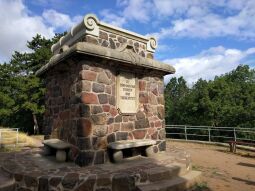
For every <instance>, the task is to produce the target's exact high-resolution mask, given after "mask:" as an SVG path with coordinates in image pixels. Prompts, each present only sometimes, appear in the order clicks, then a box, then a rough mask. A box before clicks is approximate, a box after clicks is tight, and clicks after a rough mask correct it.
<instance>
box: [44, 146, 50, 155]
mask: <svg viewBox="0 0 255 191" xmlns="http://www.w3.org/2000/svg"><path fill="white" fill-rule="evenodd" d="M51 153H52V149H51V148H50V147H49V146H47V145H44V147H43V155H45V156H48V155H51Z"/></svg>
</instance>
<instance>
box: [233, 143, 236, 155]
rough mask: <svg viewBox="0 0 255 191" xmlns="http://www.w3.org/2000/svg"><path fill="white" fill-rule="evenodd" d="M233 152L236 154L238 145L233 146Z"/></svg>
mask: <svg viewBox="0 0 255 191" xmlns="http://www.w3.org/2000/svg"><path fill="white" fill-rule="evenodd" d="M233 152H234V153H236V144H235V143H234V144H233Z"/></svg>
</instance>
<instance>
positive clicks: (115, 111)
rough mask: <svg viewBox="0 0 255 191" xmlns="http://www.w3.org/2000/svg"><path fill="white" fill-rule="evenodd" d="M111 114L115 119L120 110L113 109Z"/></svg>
mask: <svg viewBox="0 0 255 191" xmlns="http://www.w3.org/2000/svg"><path fill="white" fill-rule="evenodd" d="M109 113H110V114H111V116H113V117H115V116H116V115H117V114H118V110H117V109H116V108H115V107H111V109H110V111H109Z"/></svg>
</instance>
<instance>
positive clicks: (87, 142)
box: [77, 137, 92, 150]
mask: <svg viewBox="0 0 255 191" xmlns="http://www.w3.org/2000/svg"><path fill="white" fill-rule="evenodd" d="M77 146H78V148H79V149H80V150H90V149H91V148H92V144H91V139H90V137H86V138H78V139H77Z"/></svg>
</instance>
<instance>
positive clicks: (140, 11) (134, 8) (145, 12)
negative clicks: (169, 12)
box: [101, 0, 153, 27]
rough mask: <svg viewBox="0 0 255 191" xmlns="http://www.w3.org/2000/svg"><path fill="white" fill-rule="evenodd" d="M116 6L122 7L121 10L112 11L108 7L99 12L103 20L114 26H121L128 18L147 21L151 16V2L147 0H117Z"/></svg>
mask: <svg viewBox="0 0 255 191" xmlns="http://www.w3.org/2000/svg"><path fill="white" fill-rule="evenodd" d="M117 6H118V7H121V8H123V10H122V11H120V12H117V13H113V12H111V10H109V9H104V10H103V11H102V12H101V15H102V17H103V21H105V22H107V23H110V24H112V25H115V26H119V27H122V26H123V25H125V24H127V22H128V21H130V20H135V21H138V22H142V23H147V22H148V21H149V20H150V19H151V16H152V11H151V10H153V4H152V3H151V1H148V0H123V1H120V0H118V1H117Z"/></svg>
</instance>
